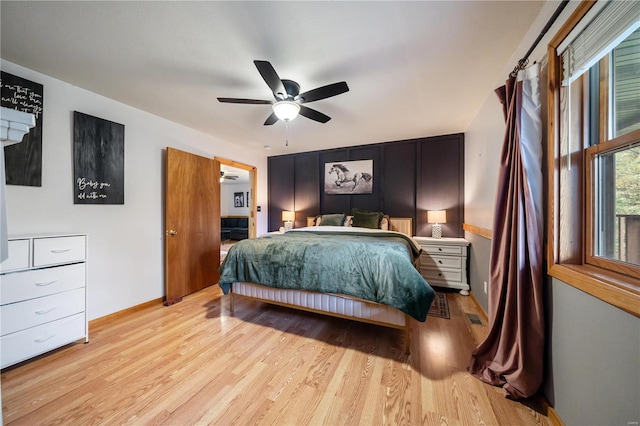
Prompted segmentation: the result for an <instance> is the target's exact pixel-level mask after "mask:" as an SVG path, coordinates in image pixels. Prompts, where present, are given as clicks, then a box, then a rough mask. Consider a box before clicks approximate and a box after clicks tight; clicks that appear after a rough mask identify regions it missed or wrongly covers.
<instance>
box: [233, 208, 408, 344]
mask: <svg viewBox="0 0 640 426" xmlns="http://www.w3.org/2000/svg"><path fill="white" fill-rule="evenodd" d="M313 219H314V218H307V224H309V223H311V224H313ZM412 225H413V223H412V219H411V218H391V219H390V220H389V229H390V230H391V231H396V232H401V233H403V234H405V235H408V236H411V234H412V229H413V226H412ZM309 226H311V225H309ZM233 284H236V283H233ZM233 284H232V285H231V290H230V292H229V295H230V310H231V313H233V312H234V305H235V303H234V299H235V297H236V296H240V297H243V298H246V299H249V300H257V301H260V302H264V303H269V304H273V305H278V306H285V307H287V308H293V309H298V310H303V311H307V312H313V313H318V314H323V315H329V316H333V317H338V318H345V319H350V320H354V321H360V322H365V323H368V324H375V325H380V326H384V327H391V328H395V329H399V330H403V331H404V332H405V340H404V343H405V344H404V350H405V352H406V353H407V354H408V353H409V348H410V346H411V331H410V328H409V324H410V319H411V317H410V316H409V315H407V314H405V313H402V312H400V311H399V310H397V309H396V308H393V307H390V306H386V305H381V304H379V303H376V302H370V301H368V300H364V299H359V298H357V297H351V296H345V295H340V294H323V293H314V292H310V291H305V290H288V289H274V288H271V287H265V286H261V285H259V284H255V283H237V284H239V285H240V284H243V285H242V289H243V290H242V291H246V292H247V293H253V295H251V294H243V293H238V292H236V291H234V286H233ZM263 291H264V292H265V293H268V294H269V296H268V297H261V296H256V295H255V294H256V293H261V294H262V292H263ZM294 294H295V295H296V297H293V295H294ZM300 295H303V296H305V297H306V296H308V297H313V296H314V295H321V296H322V298H323V300H324V301H326V300H327V299H329V302H331V303H332V304H333V303H336V304H345V303H347V304H356V305H358V306H362V307H364V308H365V309H364V311H367V312H369V309H370V310H371V311H374V312H379V311H380V310H388V311H389V312H390V313H391V314H392V315H393V316H395V318H398V314H401V316H402V318H403V319H404V320H403V321H401V324H396V323H393V322H388V321H385V320H384V319H383V320H378V319H372V318H368V317H367V316H366V315H365V316H363V315H359V314H358V313H357V312H355V310H354V312H352V313H351V314H349V315H347V314H344V313H340V312H331V311H329V310H323V309H318V308H315V307H309V306H305V305H304V304H302V303H297V302H295V301H293V302H292V301H291V300H292V299H298V298H299V296H300ZM305 297H303V298H305ZM282 300H289V301H286V302H285V301H282Z"/></svg>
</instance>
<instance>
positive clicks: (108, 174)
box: [73, 111, 124, 204]
mask: <svg viewBox="0 0 640 426" xmlns="http://www.w3.org/2000/svg"><path fill="white" fill-rule="evenodd" d="M73 122H74V126H73V157H74V168H73V179H74V188H75V189H74V204H124V125H123V124H118V123H114V122H113V121H108V120H103V119H102V118H97V117H93V116H91V115H87V114H83V113H81V112H77V111H75V112H74V113H73Z"/></svg>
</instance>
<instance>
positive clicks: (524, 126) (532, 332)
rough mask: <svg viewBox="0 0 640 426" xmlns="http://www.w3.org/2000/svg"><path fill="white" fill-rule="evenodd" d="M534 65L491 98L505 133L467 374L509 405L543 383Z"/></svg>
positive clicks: (539, 133) (536, 74)
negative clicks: (484, 299)
mask: <svg viewBox="0 0 640 426" xmlns="http://www.w3.org/2000/svg"><path fill="white" fill-rule="evenodd" d="M539 83H540V78H539V65H534V66H533V67H531V68H528V69H526V70H522V71H520V72H519V73H518V76H517V77H516V78H511V79H509V80H508V81H507V82H506V85H505V86H503V87H501V88H499V89H497V90H496V93H497V95H498V97H499V98H500V102H502V104H503V110H504V116H505V121H506V131H505V137H504V145H503V148H502V157H501V164H500V173H499V178H498V191H497V197H496V205H495V210H494V219H493V239H492V240H491V263H490V277H489V279H490V283H489V328H490V330H489V335H488V336H487V339H486V340H485V341H484V342H483V343H482V344H481V345H480V346H478V348H476V350H475V351H474V352H473V354H472V357H471V364H470V366H469V371H470V372H471V373H472V374H473V375H474V376H476V377H478V378H479V379H480V380H482V381H484V382H487V383H490V384H492V385H495V386H500V387H502V388H503V389H504V390H505V392H506V396H507V397H509V398H513V399H518V398H525V397H528V396H531V395H533V394H534V393H535V392H536V391H537V390H538V388H539V387H540V384H541V383H542V377H543V356H544V340H545V336H544V312H543V298H542V291H543V288H542V279H543V270H542V260H543V257H542V232H543V230H542V223H543V222H542V129H541V115H540V87H539Z"/></svg>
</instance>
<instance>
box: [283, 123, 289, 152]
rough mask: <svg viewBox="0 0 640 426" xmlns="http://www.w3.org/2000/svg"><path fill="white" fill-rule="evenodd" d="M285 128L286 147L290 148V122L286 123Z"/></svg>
mask: <svg viewBox="0 0 640 426" xmlns="http://www.w3.org/2000/svg"><path fill="white" fill-rule="evenodd" d="M284 128H285V140H286V143H285V146H289V121H288V120H287V121H285V122H284Z"/></svg>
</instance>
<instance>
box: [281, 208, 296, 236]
mask: <svg viewBox="0 0 640 426" xmlns="http://www.w3.org/2000/svg"><path fill="white" fill-rule="evenodd" d="M294 220H296V213H295V212H294V211H292V210H283V211H282V221H283V222H284V231H285V232H287V231H289V230H291V228H293V221H294Z"/></svg>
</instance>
